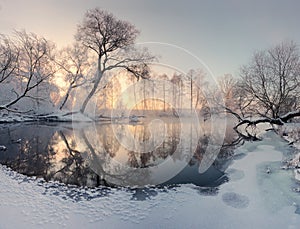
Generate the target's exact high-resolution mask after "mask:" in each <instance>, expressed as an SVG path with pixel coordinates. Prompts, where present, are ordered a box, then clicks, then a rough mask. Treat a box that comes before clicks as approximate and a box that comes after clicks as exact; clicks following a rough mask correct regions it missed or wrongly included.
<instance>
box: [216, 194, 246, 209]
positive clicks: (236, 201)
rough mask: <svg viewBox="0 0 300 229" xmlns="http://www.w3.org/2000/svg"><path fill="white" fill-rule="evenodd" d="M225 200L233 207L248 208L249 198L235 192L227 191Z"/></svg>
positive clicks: (224, 195) (223, 197)
mask: <svg viewBox="0 0 300 229" xmlns="http://www.w3.org/2000/svg"><path fill="white" fill-rule="evenodd" d="M222 200H223V202H224V203H225V204H226V205H228V206H230V207H233V208H240V209H241V208H246V207H248V205H249V198H248V197H247V196H244V195H240V194H237V193H235V192H227V193H224V194H223V196H222Z"/></svg>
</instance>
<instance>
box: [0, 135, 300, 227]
mask: <svg viewBox="0 0 300 229" xmlns="http://www.w3.org/2000/svg"><path fill="white" fill-rule="evenodd" d="M284 149H287V144H286V142H285V141H283V140H281V139H280V137H279V136H277V135H275V134H274V133H272V132H268V133H266V134H265V135H264V140H263V141H260V142H254V143H246V144H245V145H243V146H242V147H240V148H238V149H237V150H236V155H235V157H234V161H233V163H232V165H231V166H230V167H229V169H228V171H227V172H228V176H229V178H230V181H229V182H228V183H225V184H223V185H221V186H220V187H217V188H201V187H196V186H194V185H188V184H187V185H181V186H179V187H172V188H161V189H158V188H150V187H149V188H145V189H137V190H127V189H125V188H118V189H117V188H106V187H100V188H96V189H88V188H84V187H83V188H76V187H73V186H66V185H62V184H59V183H56V182H49V183H47V182H44V181H43V180H42V179H34V178H28V177H25V176H23V175H20V174H18V173H16V172H13V171H11V170H10V169H8V168H6V167H5V166H0V213H1V220H0V228H41V227H42V228H57V227H64V228H83V227H84V228H141V227H142V228H143V227H144V228H241V227H242V228H298V226H299V224H300V215H299V213H298V214H296V213H297V212H298V211H300V210H299V208H298V206H299V204H300V197H299V194H298V193H296V192H292V189H291V185H292V184H293V183H292V181H291V179H290V178H291V177H292V174H291V173H290V171H288V170H281V169H280V168H279V167H280V166H279V165H280V162H281V160H282V158H283V155H282V153H281V152H282V150H284ZM268 167H269V168H270V170H271V171H272V172H271V173H267V172H266V169H267V168H268ZM295 212H296V213H295Z"/></svg>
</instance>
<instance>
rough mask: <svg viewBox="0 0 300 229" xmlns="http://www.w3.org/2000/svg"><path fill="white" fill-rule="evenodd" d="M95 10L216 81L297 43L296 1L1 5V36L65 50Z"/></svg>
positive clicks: (30, 0)
mask: <svg viewBox="0 0 300 229" xmlns="http://www.w3.org/2000/svg"><path fill="white" fill-rule="evenodd" d="M95 7H99V8H101V9H104V10H107V11H110V12H112V13H113V14H114V15H115V16H116V17H118V18H119V19H122V20H127V21H129V22H131V23H132V24H134V25H135V26H136V27H137V28H138V29H139V30H140V31H141V34H140V36H139V38H138V42H139V43H142V44H143V43H144V45H146V46H147V47H149V49H150V50H151V51H152V52H153V53H154V54H157V55H160V57H161V59H160V61H161V63H163V64H166V65H170V66H172V67H174V68H177V69H180V70H182V71H187V70H188V69H190V68H198V67H200V68H201V67H203V66H206V67H207V68H209V69H210V71H211V72H212V73H213V75H214V76H216V77H218V76H221V75H224V74H227V73H229V74H233V75H234V76H238V74H239V68H240V66H241V65H243V64H247V63H248V62H249V60H250V59H251V56H252V55H253V53H254V52H255V51H257V50H263V49H267V48H269V47H271V46H273V45H276V44H278V43H280V42H282V41H286V40H294V41H295V42H296V43H298V44H300V27H299V21H300V13H299V11H300V1H297V0H294V1H293V0H286V1H278V0H268V1H264V0H260V1H259V0H254V1H242V0H223V1H221V0H210V1H209V0H208V1H201V0H168V1H167V0H151V1H150V0H128V1H121V0H119V1H116V0H81V1H80V0H43V1H41V0H26V1H24V0H0V33H4V34H10V33H12V31H13V30H14V29H17V30H19V29H25V30H26V31H28V32H34V33H36V34H39V35H42V36H44V37H46V38H47V39H49V40H52V41H54V42H55V43H56V44H57V45H58V47H63V46H64V45H67V44H72V42H73V40H74V34H75V33H76V26H77V24H79V23H80V22H81V21H82V18H83V17H84V13H85V12H86V11H87V10H88V9H92V8H95ZM149 42H150V43H149ZM145 43H146V44H145Z"/></svg>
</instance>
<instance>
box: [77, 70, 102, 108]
mask: <svg viewBox="0 0 300 229" xmlns="http://www.w3.org/2000/svg"><path fill="white" fill-rule="evenodd" d="M102 75H103V72H102V71H100V70H98V72H97V77H96V79H95V82H94V86H93V89H92V90H91V91H90V93H89V94H88V96H87V97H86V98H85V100H84V101H83V103H82V106H81V108H80V112H81V113H84V111H85V109H86V106H87V104H88V103H89V101H90V100H91V98H92V97H93V95H94V94H95V92H96V90H97V88H98V86H99V83H100V80H101V78H102Z"/></svg>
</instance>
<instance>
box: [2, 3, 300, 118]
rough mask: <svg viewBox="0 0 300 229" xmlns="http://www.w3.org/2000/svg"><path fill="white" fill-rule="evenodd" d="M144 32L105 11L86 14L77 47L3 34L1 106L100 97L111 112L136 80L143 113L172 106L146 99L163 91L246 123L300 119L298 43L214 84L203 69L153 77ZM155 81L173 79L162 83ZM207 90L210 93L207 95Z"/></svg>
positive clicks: (60, 105)
mask: <svg viewBox="0 0 300 229" xmlns="http://www.w3.org/2000/svg"><path fill="white" fill-rule="evenodd" d="M138 35H139V31H138V30H137V29H136V28H135V26H133V25H132V24H131V23H129V22H127V21H123V20H120V19H118V18H116V17H115V16H114V15H113V14H111V13H109V12H107V11H103V10H101V9H99V8H95V9H91V10H88V11H87V12H86V14H85V15H84V17H83V20H82V22H81V23H80V24H79V25H78V26H77V32H76V34H75V41H74V42H73V44H72V45H70V46H68V47H66V48H63V49H60V50H58V49H57V48H56V46H55V44H54V43H53V42H51V41H49V40H47V39H45V38H44V37H41V36H38V35H36V34H34V33H28V32H26V31H15V32H14V33H13V35H12V36H8V35H3V34H1V35H0V93H1V98H0V111H1V110H2V111H7V112H21V113H22V112H23V113H24V112H25V113H27V112H33V113H41V112H45V109H46V108H48V109H49V110H51V109H52V110H53V109H54V108H57V109H64V108H65V109H70V107H72V106H74V104H76V106H77V109H78V110H80V112H82V113H84V112H86V110H87V107H88V105H89V104H90V101H91V100H93V99H95V97H96V98H99V99H97V100H98V104H97V106H99V109H101V108H102V109H103V108H104V109H106V108H107V109H111V108H112V107H113V103H114V101H115V100H116V99H117V98H118V96H120V93H121V91H122V84H123V83H124V82H126V83H127V84H128V85H130V84H133V83H134V82H137V81H138V80H141V81H142V82H143V84H144V86H143V87H141V88H138V90H140V91H134V93H142V94H143V96H144V102H143V104H141V105H140V108H143V109H144V110H147V109H148V110H149V109H153V110H156V109H160V110H163V111H166V110H167V109H169V107H168V105H167V104H166V103H165V102H161V101H155V100H147V98H149V97H152V98H155V97H157V95H158V94H159V96H160V97H162V98H163V99H162V100H166V97H167V96H171V97H172V101H173V105H176V107H177V108H179V109H187V107H189V109H190V110H192V109H196V110H206V111H208V112H209V110H210V107H211V106H212V104H209V103H208V100H210V101H214V106H216V107H218V109H219V110H220V111H221V110H225V111H226V112H229V113H231V114H233V115H234V116H235V117H237V118H238V120H239V121H243V122H246V123H247V122H248V124H249V123H250V121H249V120H248V121H245V120H246V119H249V118H251V117H253V116H255V117H260V118H265V119H268V120H271V119H272V120H276V119H277V121H276V122H280V121H286V120H285V118H284V117H286V116H285V115H288V114H287V113H289V112H292V111H293V112H292V113H293V114H292V115H291V114H289V115H290V116H292V117H295V116H298V113H299V112H298V111H299V99H300V93H299V92H300V87H299V83H300V77H299V74H300V55H299V49H298V45H297V44H296V43H295V42H293V41H287V42H282V43H280V44H278V45H276V46H274V47H271V48H269V49H266V50H262V51H257V52H255V53H254V55H253V57H252V58H251V60H250V61H249V63H248V64H246V65H244V66H242V67H241V70H240V74H239V76H236V77H233V76H231V75H225V76H224V77H221V78H220V79H219V85H218V86H217V87H213V86H212V85H209V83H208V80H207V79H206V76H205V73H204V72H203V71H202V70H201V69H199V70H191V71H189V72H188V73H187V74H180V73H174V74H173V75H166V74H161V75H157V74H156V75H155V74H154V73H153V72H151V68H150V67H149V63H151V62H153V61H156V57H155V56H153V55H152V54H151V53H150V52H149V51H148V50H147V49H145V48H139V47H137V45H136V39H137V37H138ZM120 77H123V78H122V79H120ZM154 79H155V80H157V79H161V80H162V81H161V82H170V84H164V83H160V84H159V85H158V84H156V83H155V80H154ZM122 81H123V83H122ZM170 85H171V86H170ZM207 88H210V93H209V94H207V93H204V89H205V90H206V89H207ZM208 97H210V98H208ZM45 107H46V108H45ZM290 116H287V117H290ZM279 119H280V120H279ZM273 122H274V121H273Z"/></svg>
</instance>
